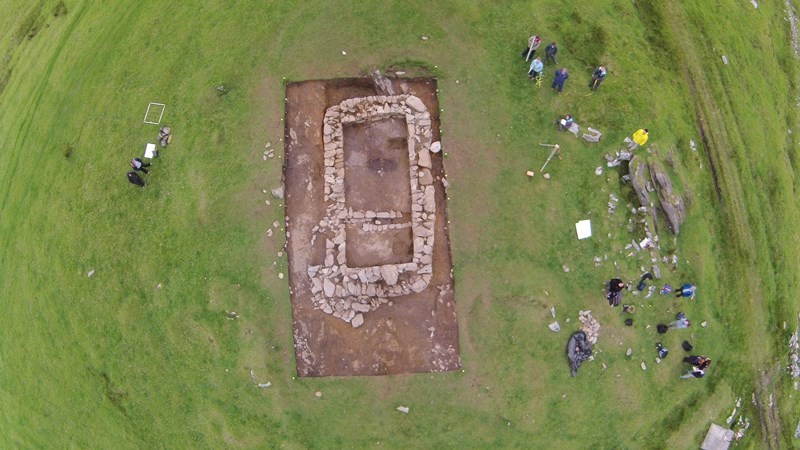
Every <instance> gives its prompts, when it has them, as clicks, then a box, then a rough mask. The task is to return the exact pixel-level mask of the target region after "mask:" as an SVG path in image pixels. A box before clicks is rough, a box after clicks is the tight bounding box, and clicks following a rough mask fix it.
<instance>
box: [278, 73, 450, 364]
mask: <svg viewBox="0 0 800 450" xmlns="http://www.w3.org/2000/svg"><path fill="white" fill-rule="evenodd" d="M402 83H405V85H406V86H407V88H408V90H409V93H410V94H413V95H415V96H417V97H419V98H420V99H421V100H422V101H423V102H424V103H425V106H426V107H427V108H428V111H429V112H430V115H431V121H432V130H433V140H434V141H436V140H439V104H438V99H437V97H436V81H435V80H434V79H425V78H422V79H403V80H392V85H393V87H394V90H395V92H396V93H398V94H399V93H400V92H401V84H402ZM371 95H381V93H379V92H377V91H376V88H375V85H374V84H373V81H372V80H371V79H369V78H354V79H337V80H317V81H305V82H301V83H292V84H289V85H287V87H286V119H285V122H286V123H285V126H286V129H285V134H286V136H285V142H286V160H285V167H284V176H285V181H286V189H285V195H286V217H287V238H288V239H287V240H288V246H287V251H288V257H289V282H290V286H291V300H292V313H293V329H294V339H295V354H296V359H297V373H298V375H299V376H347V375H386V374H397V373H409V372H439V371H448V370H455V369H458V368H460V367H461V360H460V357H459V348H458V325H457V322H456V311H455V300H454V295H453V279H452V262H451V259H450V241H449V237H448V229H447V212H446V194H445V190H444V186H443V185H442V181H441V179H442V177H443V176H444V167H443V165H442V159H441V154H433V155H432V160H433V161H432V162H433V170H432V173H433V175H434V179H435V182H434V186H435V191H436V223H435V230H434V236H435V243H434V248H433V255H432V256H433V274H432V275H433V278H432V280H431V282H430V284H429V285H428V287H427V288H426V289H425V290H423V291H422V292H420V293H418V294H411V295H405V296H400V297H393V298H389V300H390V302H389V303H387V304H384V305H382V306H381V307H380V308H378V309H377V310H375V311H370V312H368V313H366V314H365V315H364V317H365V322H364V324H363V325H362V326H360V327H358V328H354V327H353V326H352V325H351V324H350V323H347V322H345V321H343V320H341V319H338V318H336V317H333V316H331V315H329V314H326V313H324V312H322V311H320V310H317V309H315V308H314V305H313V302H312V300H311V280H310V278H309V276H308V273H307V269H308V267H309V266H310V265H319V264H320V263H321V261H322V260H323V259H324V257H325V239H316V240H315V241H313V240H312V233H313V231H312V230H313V228H314V226H315V225H316V224H317V223H318V222H319V221H320V220H321V219H322V218H323V217H324V215H325V200H324V195H323V188H324V181H323V178H322V176H323V173H324V158H323V139H322V137H323V135H322V133H323V130H322V126H323V125H322V120H323V116H324V114H325V110H326V109H327V108H329V107H331V106H334V105H337V104H339V103H340V102H341V101H343V100H346V99H349V98H356V97H367V96H371ZM407 138H408V135H407V131H406V125H405V121H404V120H402V119H396V118H392V119H386V120H379V121H376V122H369V123H364V124H353V125H348V126H346V127H345V128H344V140H343V141H344V156H345V164H346V168H345V174H346V175H345V187H344V188H345V203H346V205H347V207H352V208H353V209H354V210H356V209H358V210H394V211H401V212H403V215H404V216H405V215H406V213H407V214H408V215H409V216H410V214H411V199H410V191H411V189H410V182H409V175H408V174H409V160H408V154H407V153H406V148H407V146H406V139H407ZM312 242H313V244H312ZM347 248H348V251H347V264H348V266H350V267H366V266H373V265H379V264H397V263H403V262H408V261H410V260H411V258H412V253H413V243H412V235H411V232H410V229H408V228H404V229H396V230H388V231H385V232H379V233H371V234H368V233H363V232H361V231H360V230H359V229H358V228H356V227H353V228H348V229H347Z"/></svg>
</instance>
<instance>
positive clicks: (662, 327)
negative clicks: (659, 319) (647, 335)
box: [656, 323, 669, 334]
mask: <svg viewBox="0 0 800 450" xmlns="http://www.w3.org/2000/svg"><path fill="white" fill-rule="evenodd" d="M656 330H657V331H658V334H664V333H666V332H667V331H669V327H668V326H666V325H664V324H663V323H660V324H658V325H656Z"/></svg>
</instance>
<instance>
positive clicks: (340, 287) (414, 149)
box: [308, 94, 441, 327]
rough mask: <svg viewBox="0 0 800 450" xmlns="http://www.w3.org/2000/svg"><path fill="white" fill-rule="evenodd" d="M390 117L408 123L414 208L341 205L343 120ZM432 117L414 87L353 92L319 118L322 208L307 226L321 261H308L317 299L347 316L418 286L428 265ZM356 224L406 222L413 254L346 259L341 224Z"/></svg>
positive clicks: (379, 226) (366, 227)
mask: <svg viewBox="0 0 800 450" xmlns="http://www.w3.org/2000/svg"><path fill="white" fill-rule="evenodd" d="M388 118H402V119H405V121H406V124H407V127H408V158H409V166H410V170H409V178H410V184H411V211H410V212H403V211H358V210H353V209H352V208H346V207H345V197H344V183H345V180H344V177H345V167H344V147H343V139H342V136H343V131H342V130H343V126H344V125H345V124H353V123H365V122H370V121H377V120H384V119H388ZM431 140H432V130H431V118H430V114H429V113H428V111H427V108H426V107H425V104H424V103H423V102H422V100H420V99H419V98H417V97H415V96H413V95H405V94H403V95H397V96H383V95H382V96H370V97H363V98H351V99H347V100H344V101H342V102H341V103H340V104H339V105H336V106H332V107H330V108H328V110H327V111H326V112H325V118H324V120H323V144H324V164H325V173H324V175H323V176H324V182H325V187H324V194H325V195H324V198H325V202H326V211H325V216H324V218H323V219H322V220H320V222H319V224H318V225H316V226H314V228H313V229H312V237H311V239H312V244H313V242H315V241H316V239H317V238H318V237H321V238H323V239H325V258H324V261H323V263H322V264H319V265H314V266H310V267H309V268H308V276H309V277H310V279H311V293H312V300H313V302H314V307H315V308H317V309H320V310H322V311H323V312H325V313H327V314H332V315H333V316H335V317H337V318H340V319H342V320H344V321H346V322H350V323H351V324H352V325H353V326H354V327H358V326H361V325H362V324H363V322H364V318H363V315H362V313H365V312H368V311H371V310H374V309H376V308H378V307H379V306H380V305H382V304H384V303H387V302H388V300H387V298H386V297H396V296H400V295H407V294H411V293H419V292H422V291H423V290H425V289H426V288H427V287H428V284H429V283H430V281H431V278H432V273H433V244H434V223H435V220H436V197H435V194H436V191H435V187H434V185H433V175H432V174H431V169H432V161H431V152H434V153H436V152H439V151H441V144H440V143H438V142H431ZM353 224H355V225H357V226H358V227H359V228H361V230H363V231H364V232H380V231H384V230H391V229H398V228H409V227H410V228H411V231H412V238H413V259H412V262H409V263H402V264H386V265H381V266H372V267H359V268H354V267H348V266H347V257H346V250H347V248H346V247H347V243H346V233H345V228H346V227H347V226H349V225H353Z"/></svg>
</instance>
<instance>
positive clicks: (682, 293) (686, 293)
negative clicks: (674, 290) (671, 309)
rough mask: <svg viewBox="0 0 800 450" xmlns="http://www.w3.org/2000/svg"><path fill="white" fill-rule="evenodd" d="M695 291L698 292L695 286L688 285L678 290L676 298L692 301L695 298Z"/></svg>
mask: <svg viewBox="0 0 800 450" xmlns="http://www.w3.org/2000/svg"><path fill="white" fill-rule="evenodd" d="M695 291H697V286H695V285H693V284H689V283H686V284H684V285H683V286H681V288H680V289H678V295H676V296H675V297H676V298H677V297H688V298H690V299H693V298H694V294H695Z"/></svg>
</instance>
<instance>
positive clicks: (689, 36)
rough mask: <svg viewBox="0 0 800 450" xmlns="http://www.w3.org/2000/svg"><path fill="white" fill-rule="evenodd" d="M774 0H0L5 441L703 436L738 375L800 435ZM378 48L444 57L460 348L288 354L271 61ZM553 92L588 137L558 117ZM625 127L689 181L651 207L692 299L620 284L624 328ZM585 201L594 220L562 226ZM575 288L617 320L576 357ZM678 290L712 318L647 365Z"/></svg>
mask: <svg viewBox="0 0 800 450" xmlns="http://www.w3.org/2000/svg"><path fill="white" fill-rule="evenodd" d="M759 3H760V5H759V7H758V8H757V9H755V8H754V7H753V5H752V4H751V3H750V2H748V1H744V0H737V1H734V0H719V1H717V2H709V1H702V0H685V1H683V2H659V1H657V0H637V1H635V2H629V1H622V0H598V1H594V2H571V3H570V2H562V1H557V0H535V1H527V2H490V1H455V0H452V1H439V2H422V1H394V0H387V1H383V2H340V1H319V2H316V1H314V2H312V1H304V2H295V1H281V2H255V1H240V2H223V1H188V0H187V1H181V2H158V1H148V0H144V1H138V2H134V1H120V2H90V1H83V0H64V1H63V2H59V1H55V0H31V1H22V0H6V1H5V2H2V3H1V4H0V56H2V59H0V236H1V237H0V299H1V300H2V302H3V306H4V308H3V310H4V314H3V316H2V319H0V403H2V405H3V408H2V413H0V431H1V432H0V436H2V437H0V447H2V448H226V447H233V448H237V447H241V448H277V447H285V448H364V447H389V448H509V447H516V448H632V449H633V448H636V449H639V448H670V449H672V448H697V447H698V446H699V444H700V442H701V441H702V438H703V436H704V435H705V432H706V430H707V429H708V427H709V425H710V424H711V423H712V422H714V423H718V424H720V425H725V419H726V417H727V416H728V415H729V414H731V411H732V410H733V406H734V402H735V399H736V398H739V397H741V398H742V399H743V402H742V405H743V407H742V408H741V409H740V411H739V412H740V414H742V415H743V417H746V418H748V419H749V420H750V421H751V422H752V426H751V428H750V429H749V430H748V431H747V433H746V434H745V437H744V438H743V439H742V440H741V441H740V443H739V444H738V447H737V448H788V447H792V446H794V447H797V446H800V441H798V440H797V439H795V438H793V437H792V434H793V432H794V429H795V427H796V426H797V421H798V420H800V402H798V400H797V397H798V395H799V394H798V392H797V391H795V390H793V388H792V380H791V379H790V378H789V377H788V375H787V374H786V371H785V370H784V368H783V367H784V365H785V364H786V361H787V352H788V346H787V342H788V338H789V335H790V333H791V332H792V331H793V330H795V329H796V328H797V326H798V310H800V300H798V297H797V290H798V285H800V270H798V269H799V268H800V240H799V239H798V233H797V232H796V231H795V230H796V228H797V224H798V219H800V206H798V205H800V194H798V178H797V177H798V175H797V170H798V167H797V166H798V159H799V156H800V148H799V147H798V145H800V142H798V140H797V139H796V137H795V136H796V134H797V132H800V120H799V115H798V112H799V111H800V105H798V98H800V91H799V90H798V79H800V78H798V76H799V75H800V70H798V69H799V68H800V66H799V65H798V62H800V59H798V56H797V55H796V54H795V53H794V50H793V49H792V46H791V35H790V27H789V23H788V22H787V21H786V20H785V17H786V13H785V9H786V6H785V3H784V2H783V1H779V2H765V1H762V2H759ZM531 33H536V34H540V35H542V36H543V39H544V41H545V43H547V42H549V41H551V40H555V41H557V42H558V43H559V55H558V56H559V63H560V64H562V65H564V66H566V67H568V68H569V70H570V73H571V77H570V79H569V80H568V81H567V83H566V87H565V91H564V93H563V94H562V95H561V96H555V95H554V94H553V93H552V92H551V91H550V89H549V83H547V81H546V82H545V85H544V86H543V87H542V88H540V89H537V88H535V87H534V86H533V84H532V83H531V82H530V81H528V80H527V78H526V77H525V72H526V70H527V65H526V64H525V63H524V62H523V61H522V60H521V59H520V58H519V53H520V52H521V51H522V48H523V46H524V44H525V42H526V39H527V37H528V36H529V35H530V34H531ZM422 35H425V36H428V37H429V39H428V40H422V39H421V36H422ZM543 47H544V46H543ZM543 47H542V48H543ZM342 51H346V52H347V54H346V55H343V54H342ZM723 55H725V56H726V57H727V58H728V60H729V64H727V65H725V64H723V62H722V56H723ZM601 63H602V64H605V65H607V66H608V67H609V69H610V73H609V76H608V78H607V79H606V81H605V82H604V83H603V85H602V86H601V87H600V89H599V90H598V91H597V92H596V93H594V94H593V95H590V96H587V95H586V94H588V93H589V90H588V88H587V87H586V84H587V83H588V81H589V78H590V75H591V71H592V70H593V68H594V67H595V66H596V65H598V64H601ZM392 66H394V67H403V68H407V70H409V71H416V72H421V73H427V74H430V75H433V76H436V77H437V78H438V80H439V95H440V104H441V107H442V109H443V110H442V113H441V119H442V133H443V139H442V141H443V146H444V149H445V150H444V151H445V152H447V156H446V160H445V169H446V171H447V172H448V176H449V180H450V183H451V185H452V188H451V189H450V190H449V196H450V199H449V203H448V207H449V209H448V211H449V219H450V220H451V222H452V223H451V228H450V238H451V247H452V253H453V260H454V264H455V277H456V288H455V289H456V301H457V303H458V314H459V317H458V319H459V328H460V343H461V356H462V360H463V366H464V370H463V371H461V372H457V373H445V374H417V375H404V376H392V377H374V378H358V377H354V378H319V379H296V378H295V368H294V351H293V339H292V332H291V305H290V301H289V292H288V286H287V283H286V280H285V279H284V280H280V279H279V278H278V276H277V275H278V273H279V272H281V271H282V272H286V265H287V263H286V255H285V254H283V255H281V256H278V252H280V251H281V250H282V247H283V239H284V238H283V235H282V233H277V235H276V236H273V237H272V238H268V237H266V235H265V232H266V229H267V228H268V227H270V226H271V224H272V223H273V221H275V220H278V221H280V222H282V221H283V208H282V204H281V201H279V200H277V199H274V198H272V197H268V196H267V195H265V194H264V193H263V192H262V190H264V189H266V190H267V191H269V189H271V188H273V187H276V186H278V185H279V184H280V178H281V164H282V160H281V159H279V158H278V157H276V158H274V159H270V160H267V161H263V160H262V158H261V155H262V152H263V150H264V145H265V144H266V143H267V142H270V143H272V146H273V147H276V148H277V149H278V151H277V153H278V155H279V156H280V155H281V154H282V142H281V141H282V139H281V137H282V136H283V126H282V117H283V89H284V83H286V82H289V81H300V80H305V79H322V78H337V77H352V76H360V75H363V74H365V73H366V72H367V71H368V70H370V69H374V68H382V69H385V68H387V67H392ZM546 70H547V76H548V78H549V79H552V70H553V66H548V67H547V69H546ZM218 86H225V88H226V90H227V92H226V93H225V94H224V95H223V94H222V92H221V91H219V90H218V89H217V87H218ZM148 102H161V103H165V104H166V105H167V107H166V112H165V115H164V122H165V123H167V124H169V125H170V126H172V128H173V130H174V133H175V139H174V141H173V143H172V144H171V146H169V147H168V148H167V149H165V150H164V151H163V152H162V153H161V157H160V158H159V159H158V160H156V161H155V163H154V167H153V168H152V173H151V174H150V175H148V176H147V177H146V179H147V181H148V186H147V188H146V189H144V190H141V189H137V188H135V187H134V186H131V185H130V184H128V183H127V181H126V180H125V172H126V171H127V170H128V165H127V161H128V159H129V158H131V157H133V156H137V155H140V154H141V153H142V151H143V149H144V145H145V143H147V142H155V136H156V134H157V130H158V127H156V126H153V125H145V124H143V123H142V118H143V117H144V112H145V109H146V107H147V104H148ZM567 112H569V113H572V114H573V115H575V116H576V118H577V122H578V123H580V124H581V125H584V126H592V127H594V128H598V129H600V130H602V131H603V132H604V137H603V140H602V141H601V142H600V143H599V144H593V145H590V144H586V143H584V142H582V141H581V142H578V141H575V140H574V139H573V138H572V136H571V135H565V134H559V133H558V132H557V131H556V130H555V129H554V126H553V125H552V124H553V122H554V120H555V119H556V117H557V116H559V115H563V114H565V113H567ZM700 126H702V129H703V133H704V134H705V142H706V145H703V138H702V136H701V132H700ZM642 127H646V128H649V129H650V141H649V142H648V146H652V148H653V149H654V150H655V152H653V153H647V152H645V151H641V150H640V151H639V152H640V153H641V154H642V155H644V157H645V158H657V157H658V156H657V155H662V156H663V155H671V161H672V162H671V164H669V165H668V167H669V172H670V174H671V175H672V180H673V183H674V184H675V185H676V186H677V187H678V188H679V190H680V192H681V193H682V194H683V195H684V198H685V200H686V204H687V221H686V224H685V225H684V226H683V227H682V229H681V234H680V236H679V237H678V238H677V239H676V240H673V239H672V237H671V235H669V234H668V233H667V232H666V231H662V232H661V233H660V238H661V240H662V247H663V249H664V250H665V251H669V252H672V251H675V252H676V253H677V254H678V256H679V258H680V260H679V263H678V266H677V268H676V269H675V270H674V271H670V270H668V269H667V268H665V267H662V271H663V272H664V279H663V280H660V282H669V283H671V284H673V285H680V284H682V283H683V282H686V281H691V282H695V284H697V285H698V286H699V291H698V294H699V295H698V298H697V300H695V301H694V302H687V301H685V300H676V299H675V298H674V297H669V298H667V297H660V296H656V297H653V298H652V299H649V300H643V299H641V298H637V299H636V300H635V303H636V305H637V309H638V310H637V313H636V316H635V317H636V323H635V326H634V327H632V328H628V327H625V326H624V325H623V323H622V322H623V319H624V318H623V317H622V316H621V313H620V311H619V309H611V308H609V307H608V306H607V303H606V302H605V300H604V298H603V293H602V287H603V283H604V282H605V281H606V280H607V279H608V278H610V277H612V276H616V275H620V276H621V277H622V278H625V279H628V280H633V279H638V276H639V274H640V270H639V267H640V266H643V265H644V266H647V265H649V262H648V261H647V260H645V261H644V262H642V261H639V260H637V259H635V258H625V257H624V256H620V255H622V254H623V252H624V246H625V245H626V243H628V242H630V241H631V239H633V238H639V239H641V236H640V235H637V234H636V233H632V234H629V233H628V232H627V231H626V230H625V226H626V225H627V221H628V219H629V218H630V217H631V213H630V208H626V207H625V205H626V204H627V203H628V202H632V201H633V199H634V198H635V197H634V195H633V193H632V190H631V188H630V186H629V185H627V184H624V183H622V182H620V172H619V169H616V168H614V169H608V168H605V167H604V169H605V170H604V172H603V175H602V176H596V175H595V174H594V170H595V167H597V166H601V165H603V166H605V164H604V163H605V160H604V159H603V155H604V154H605V153H607V152H612V151H614V150H617V149H619V148H621V147H622V139H623V138H624V137H625V136H627V135H629V134H630V133H632V132H633V131H634V130H636V129H637V128H642ZM690 141H694V142H695V143H697V150H696V151H693V150H691V148H690V144H689V142H690ZM539 142H548V143H560V144H562V147H563V159H561V160H555V161H553V162H551V163H550V165H549V166H548V172H549V173H550V174H551V175H552V179H550V180H549V181H546V180H544V179H542V178H541V177H537V178H535V179H534V180H528V179H527V177H526V176H525V171H526V170H538V167H540V165H541V164H542V163H543V162H544V159H545V158H546V157H547V154H548V151H549V149H548V148H546V147H541V146H539V145H538V143H539ZM609 194H615V195H617V196H619V197H620V198H621V201H620V206H619V207H618V209H617V212H616V213H615V214H614V215H613V216H609V215H608V213H607V211H606V209H607V206H606V202H607V201H608V199H609ZM267 199H269V200H271V205H269V206H268V205H266V204H265V202H264V200H267ZM585 218H591V219H592V222H593V226H594V236H593V237H592V238H591V239H589V240H585V241H578V240H576V239H575V234H574V227H573V224H574V223H575V222H577V221H578V220H580V219H585ZM663 228H664V227H663V224H661V227H660V229H661V230H663ZM609 235H610V236H611V237H608V236H609ZM665 254H671V253H665ZM603 255H608V257H609V260H608V261H606V262H604V263H603V265H601V266H600V267H595V266H594V261H593V260H592V258H594V257H595V256H600V257H602V256H603ZM612 260H616V261H617V262H618V264H619V267H620V269H619V270H615V269H614V266H613V264H612ZM562 265H567V266H569V267H570V271H569V272H568V273H566V272H564V270H563V269H562ZM662 266H663V265H662ZM90 270H95V273H94V274H93V276H92V277H87V273H88V272H89V271H90ZM631 298H632V297H631ZM626 299H628V297H626ZM639 305H643V306H642V307H640V306H639ZM551 306H554V307H555V308H556V310H557V313H558V320H559V322H560V323H561V326H562V331H561V332H559V333H553V332H551V331H550V330H549V329H548V328H547V324H548V323H550V322H551V321H552V319H551V317H550V307H551ZM581 309H591V310H593V311H594V315H595V317H596V318H597V319H598V320H599V321H600V323H601V324H602V327H603V328H602V330H601V334H600V339H599V342H598V345H597V346H596V349H597V350H599V351H598V353H597V354H596V359H595V361H593V362H587V363H586V364H585V365H584V366H583V367H582V368H581V371H580V373H579V375H578V377H577V378H571V377H570V375H569V369H568V367H567V363H566V361H565V358H564V346H565V344H566V340H567V337H568V335H569V332H571V331H572V330H573V329H576V328H577V325H576V321H577V313H578V311H579V310H581ZM678 310H682V311H684V312H686V313H687V315H688V316H689V317H690V318H691V319H693V321H694V322H695V324H699V322H701V321H703V320H705V321H708V326H707V327H705V328H703V327H699V326H698V325H695V326H694V327H692V328H691V329H690V330H682V331H673V332H670V333H668V334H667V335H665V336H664V343H665V345H666V346H667V347H669V348H670V349H671V354H670V356H669V357H668V358H666V359H665V360H664V361H663V362H662V363H661V364H660V365H657V364H655V362H654V358H655V356H656V354H655V350H654V344H655V342H656V341H657V340H658V339H659V337H658V336H657V335H656V333H655V331H654V328H655V324H656V323H659V322H666V321H669V320H672V316H674V314H675V312H676V311H678ZM226 311H236V312H238V313H239V315H240V316H241V318H240V319H239V320H227V319H226V314H225V313H226ZM567 317H570V318H571V322H570V323H566V321H565V320H566V318H567ZM367 320H369V319H367ZM784 323H785V324H786V326H784ZM648 324H649V325H652V327H651V328H649V329H648V328H646V326H647V325H648ZM690 334H692V335H693V336H694V342H695V344H696V348H697V350H698V351H699V352H702V353H705V354H707V355H709V356H711V357H712V358H713V359H714V364H713V365H712V368H711V370H710V372H709V375H708V376H707V377H706V378H705V379H703V380H680V379H679V378H678V376H679V375H680V374H681V373H682V370H683V365H682V364H681V362H680V358H681V356H682V350H680V342H681V341H682V340H683V339H685V338H687V337H689V335H690ZM628 347H630V348H632V349H633V356H632V357H626V356H625V350H626V349H627V348H628ZM641 361H646V362H647V365H648V370H647V371H642V370H641V369H640V363H641ZM601 364H605V365H606V366H607V369H605V370H602V367H601ZM251 371H252V374H253V375H254V376H255V377H256V378H257V379H258V381H259V382H266V381H269V382H271V383H272V386H271V387H270V388H267V389H258V388H257V387H256V386H255V384H254V383H253V380H252V379H251ZM317 391H319V392H321V393H322V397H321V398H318V397H316V396H315V392H317ZM770 398H772V400H773V401H772V403H773V404H774V406H773V408H770V407H769V404H770ZM753 399H756V400H757V401H758V402H757V403H758V405H756V404H754V402H753V401H752V400H753ZM400 405H403V406H408V407H410V412H409V414H407V415H406V414H402V413H400V412H398V411H396V410H395V408H396V407H397V406H400ZM737 418H738V416H737Z"/></svg>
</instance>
